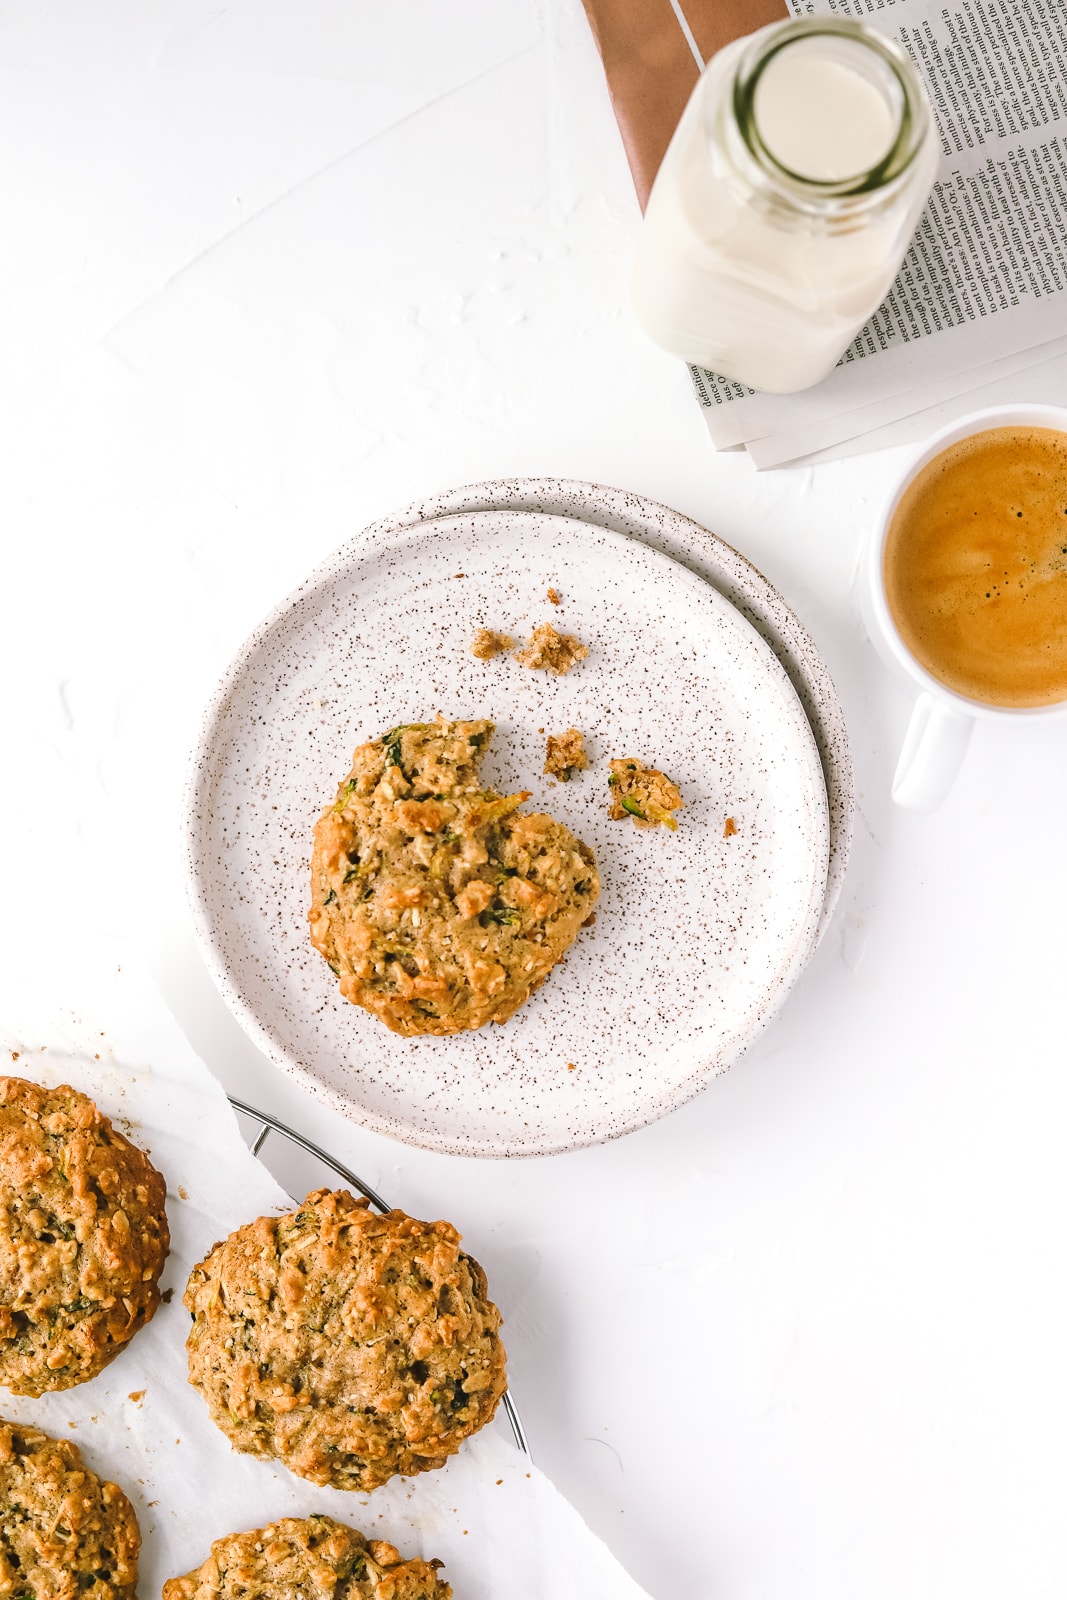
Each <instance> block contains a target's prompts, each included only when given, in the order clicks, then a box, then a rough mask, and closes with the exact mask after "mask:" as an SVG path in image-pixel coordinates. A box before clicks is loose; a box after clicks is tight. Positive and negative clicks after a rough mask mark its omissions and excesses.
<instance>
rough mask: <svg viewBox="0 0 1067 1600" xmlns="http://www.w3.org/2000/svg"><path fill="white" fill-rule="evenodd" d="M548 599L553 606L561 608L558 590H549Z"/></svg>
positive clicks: (561, 602)
mask: <svg viewBox="0 0 1067 1600" xmlns="http://www.w3.org/2000/svg"><path fill="white" fill-rule="evenodd" d="M548 598H549V599H550V600H551V602H552V604H553V605H554V606H561V605H562V604H563V601H562V600H561V599H560V597H559V590H558V589H549V591H548Z"/></svg>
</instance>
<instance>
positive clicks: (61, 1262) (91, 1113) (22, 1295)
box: [0, 1078, 170, 1593]
mask: <svg viewBox="0 0 1067 1600" xmlns="http://www.w3.org/2000/svg"><path fill="white" fill-rule="evenodd" d="M166 1194H167V1186H166V1184H165V1183H164V1181H163V1179H162V1177H161V1176H160V1174H159V1173H158V1172H157V1171H156V1169H155V1167H153V1165H152V1163H151V1162H150V1161H149V1159H148V1157H147V1156H146V1155H145V1153H144V1151H143V1150H138V1148H137V1146H136V1145H134V1144H131V1143H130V1141H129V1140H128V1139H126V1138H124V1137H123V1136H122V1134H121V1133H118V1132H117V1131H116V1130H115V1129H114V1128H113V1127H112V1126H111V1123H110V1122H109V1121H108V1119H107V1117H105V1116H103V1115H102V1114H101V1113H100V1112H99V1111H98V1110H97V1108H96V1106H95V1105H94V1104H93V1102H92V1101H91V1100H90V1099H89V1098H88V1097H87V1096H86V1095H84V1094H80V1093H79V1092H78V1091H77V1090H76V1089H71V1088H70V1087H69V1086H68V1085H66V1084H64V1085H63V1086H62V1087H61V1088H58V1089H44V1088H42V1087H41V1086H40V1085H39V1084H36V1083H29V1082H27V1080H26V1079H25V1078H0V1383H2V1384H5V1385H6V1386H7V1388H9V1389H11V1390H13V1392H14V1393H15V1394H32V1395H41V1394H45V1393H47V1392H48V1391H49V1390H52V1389H69V1388H71V1386H72V1385H73V1384H76V1383H84V1382H85V1381H86V1380H87V1379H88V1378H95V1377H96V1374H97V1373H98V1372H100V1371H101V1370H102V1369H103V1368H104V1367H106V1366H107V1364H108V1362H109V1361H111V1360H113V1359H114V1357H115V1356H117V1355H118V1353H119V1351H120V1350H121V1349H122V1347H123V1345H124V1344H125V1343H126V1342H127V1340H129V1339H132V1337H133V1335H134V1334H135V1333H136V1332H137V1330H138V1329H139V1328H143V1327H144V1325H145V1323H146V1322H148V1321H149V1319H150V1318H151V1317H152V1316H153V1315H154V1313H155V1311H156V1308H157V1307H158V1305H159V1275H160V1273H161V1272H162V1270H163V1263H164V1262H165V1261H166V1258H167V1250H168V1249H169V1247H170V1233H169V1230H168V1228H167V1213H166V1210H165V1201H166ZM2 1592H3V1591H2V1589H0V1593H2Z"/></svg>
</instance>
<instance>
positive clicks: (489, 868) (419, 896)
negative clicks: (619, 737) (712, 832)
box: [309, 717, 600, 1034]
mask: <svg viewBox="0 0 1067 1600" xmlns="http://www.w3.org/2000/svg"><path fill="white" fill-rule="evenodd" d="M492 733H493V724H492V723H491V722H486V721H484V720H478V721H472V722H446V721H445V720H444V719H443V718H440V717H439V718H438V719H437V721H436V722H431V723H409V724H405V725H403V726H401V727H399V728H393V729H391V730H390V731H389V732H388V733H384V734H382V735H381V736H380V737H379V738H377V739H371V740H370V741H369V742H368V743H367V744H363V745H360V747H359V749H358V750H357V751H356V753H355V756H354V757H353V765H352V771H351V773H350V774H349V776H348V777H347V778H346V779H345V780H344V782H343V783H342V784H341V786H340V788H339V789H338V791H337V798H336V800H335V801H334V803H333V804H332V805H330V806H327V808H326V810H325V811H324V812H323V814H322V816H321V817H320V818H319V820H318V822H317V823H316V825H315V842H314V850H313V854H312V863H311V890H312V903H311V910H310V912H309V918H310V922H311V942H312V944H313V945H314V946H315V948H316V950H318V951H319V952H320V953H321V954H322V955H323V956H324V957H325V959H326V961H327V962H328V964H329V966H330V968H331V970H332V971H333V972H334V973H335V974H336V975H337V977H338V979H339V980H340V988H341V993H342V994H343V995H344V997H345V999H347V1000H351V1001H353V1003H354V1004H356V1005H360V1006H363V1007H365V1008H366V1010H368V1011H370V1012H372V1013H373V1014H374V1015H375V1016H376V1017H378V1018H380V1019H381V1021H382V1022H384V1023H385V1024H386V1026H387V1027H389V1028H392V1029H393V1031H394V1032H395V1033H404V1034H420V1033H432V1034H450V1033H460V1032H462V1031H464V1030H466V1029H470V1028H480V1027H482V1026H483V1024H484V1023H486V1022H506V1021H507V1020H508V1018H509V1017H510V1016H512V1015H513V1014H514V1013H515V1012H516V1011H517V1010H518V1008H519V1006H521V1005H522V1004H523V1002H524V1001H525V1000H527V999H528V998H529V997H530V995H531V994H532V993H533V991H534V989H536V988H537V987H538V985H539V984H541V983H543V982H544V980H545V978H546V977H547V976H548V974H549V972H550V971H551V970H552V968H553V966H555V964H556V962H557V961H558V960H559V959H560V957H561V956H562V955H563V954H564V952H565V951H566V950H567V949H568V948H569V947H570V945H571V944H572V943H573V941H574V939H575V938H576V937H577V934H578V931H579V929H580V928H581V927H582V925H583V923H585V922H586V921H587V920H588V918H589V917H590V915H591V913H592V910H593V907H594V906H595V904H596V901H597V897H598V895H599V893H600V880H599V878H598V876H597V870H596V865H595V863H594V860H593V852H592V851H591V850H590V849H589V847H588V846H587V845H584V844H583V843H582V842H581V840H580V839H576V838H575V836H574V834H573V833H571V831H570V829H569V828H567V827H565V826H564V825H563V824H562V823H561V822H556V821H555V819H554V818H552V817H549V816H544V815H532V814H530V813H528V812H525V811H522V810H521V809H520V808H521V806H522V804H523V802H524V801H525V800H527V799H528V798H529V796H528V794H526V793H525V792H523V793H519V794H513V795H506V796H505V795H499V794H497V793H496V792H495V791H494V790H492V789H485V788H482V787H481V785H480V782H479V778H478V764H479V762H480V760H481V758H482V756H483V754H484V752H485V748H486V746H487V744H488V742H489V739H490V737H491V736H492Z"/></svg>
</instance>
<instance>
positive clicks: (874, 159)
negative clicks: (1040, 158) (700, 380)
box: [633, 19, 937, 394]
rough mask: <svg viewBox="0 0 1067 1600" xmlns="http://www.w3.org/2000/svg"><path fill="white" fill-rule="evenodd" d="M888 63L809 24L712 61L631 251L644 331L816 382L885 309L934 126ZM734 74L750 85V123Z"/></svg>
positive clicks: (897, 68)
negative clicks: (743, 112) (740, 107)
mask: <svg viewBox="0 0 1067 1600" xmlns="http://www.w3.org/2000/svg"><path fill="white" fill-rule="evenodd" d="M782 36H786V37H785V42H784V43H782V44H781V46H780V47H778V48H776V46H778V41H779V38H780V37H782ZM872 38H873V43H871V42H870V41H871V40H872ZM887 57H888V65H887ZM898 57H899V52H897V51H896V50H895V47H894V46H892V45H890V44H889V43H888V41H886V40H884V39H883V38H882V37H881V36H880V35H875V34H873V33H872V30H868V29H866V28H865V27H863V25H861V24H857V23H834V22H830V23H827V22H825V21H822V20H821V19H820V20H819V21H812V22H792V23H785V24H777V23H776V24H773V25H772V26H771V27H770V28H764V29H761V30H760V32H759V33H756V34H752V35H751V36H750V37H749V38H747V39H740V40H737V41H736V42H735V43H734V44H731V45H728V46H727V47H726V49H725V50H721V51H720V52H719V54H718V55H716V56H715V57H714V58H713V60H712V61H711V63H710V64H709V66H708V67H707V68H706V70H705V72H704V74H703V76H702V77H701V79H700V81H699V83H698V84H697V87H696V89H695V90H694V91H693V94H692V96H691V98H690V101H689V104H688V106H687V107H686V109H685V112H684V113H683V115H682V120H681V122H680V123H679V125H678V129H677V131H676V133H675V135H674V138H673V140H672V141H671V145H670V148H669V149H668V151H667V154H666V156H665V157H664V160H663V165H662V167H661V168H660V172H659V175H658V176H657V178H656V182H655V186H654V188H653V190H652V195H651V197H650V199H649V204H648V211H647V214H646V217H645V223H644V228H643V232H642V237H641V241H640V244H639V247H638V256H637V262H636V268H635V274H634V284H633V295H634V306H635V310H636V312H637V315H638V318H639V320H640V321H641V323H642V324H643V326H644V327H645V329H646V330H647V332H648V333H650V334H651V336H652V337H653V338H654V339H656V340H657V341H658V342H659V343H660V344H662V345H664V346H665V347H666V348H667V349H668V350H672V351H674V352H675V354H677V355H680V356H683V357H684V358H685V359H686V360H687V361H691V362H694V363H696V364H698V365H700V366H704V367H709V368H711V370H712V371H714V372H718V373H721V374H722V375H723V376H724V377H727V378H733V379H735V380H736V381H737V382H739V383H745V384H749V385H750V386H751V387H752V388H754V389H766V390H770V391H771V392H774V393H779V394H786V393H789V392H791V391H792V390H796V389H804V388H807V387H808V386H809V385H810V384H813V383H817V382H818V380H819V379H820V378H823V377H825V376H826V374H827V373H828V372H829V371H830V369H831V368H832V367H833V366H834V364H835V363H836V362H837V361H838V359H839V358H840V357H841V355H842V354H843V353H844V351H845V350H846V349H847V347H848V345H849V344H850V343H851V341H852V338H853V337H854V335H855V334H856V332H857V330H858V329H859V328H860V327H862V325H863V323H864V322H865V321H866V320H867V318H868V317H869V316H870V314H871V312H872V311H874V310H875V308H876V307H877V306H878V305H879V303H880V302H881V301H882V299H884V297H885V294H886V291H887V290H888V288H889V286H890V284H891V283H892V281H893V278H894V276H895V274H896V272H897V269H898V267H899V266H900V262H901V260H902V259H903V255H904V252H905V250H906V249H907V246H908V244H909V242H910V239H911V236H912V233H913V231H914V228H915V224H916V222H917V221H918V218H919V213H920V212H921V210H922V207H923V205H924V204H925V202H926V199H927V196H928V194H929V191H930V186H931V184H932V182H933V179H934V175H935V172H936V166H937V150H936V143H935V138H934V131H933V123H932V118H930V116H929V113H928V110H927V107H926V102H925V99H924V98H923V95H922V91H921V89H920V88H919V85H918V83H917V80H916V79H915V75H914V73H913V72H912V71H911V69H910V67H909V66H908V64H907V62H906V60H905V59H904V58H902V57H900V58H899V59H898ZM739 79H740V80H742V81H747V83H748V84H749V86H751V84H752V83H753V82H754V84H755V88H754V91H753V92H751V95H750V101H749V107H750V109H749V111H748V112H747V113H746V115H747V118H748V120H747V123H746V121H745V120H744V117H743V116H742V115H741V114H740V113H739V111H738V110H737V100H736V96H735V90H736V88H737V84H738V80H739ZM902 118H903V119H904V124H905V126H904V133H903V136H902V137H900V138H898V135H901V129H902ZM887 157H888V158H889V159H888V160H886V158H887ZM883 161H885V162H886V169H887V170H886V172H885V173H884V174H881V175H879V174H878V173H877V172H875V173H874V174H873V175H872V169H876V168H877V167H878V164H879V163H880V162H883Z"/></svg>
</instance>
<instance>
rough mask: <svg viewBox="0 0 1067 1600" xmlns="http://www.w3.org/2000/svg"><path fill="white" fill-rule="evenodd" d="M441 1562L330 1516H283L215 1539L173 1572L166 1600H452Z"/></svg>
mask: <svg viewBox="0 0 1067 1600" xmlns="http://www.w3.org/2000/svg"><path fill="white" fill-rule="evenodd" d="M440 1566H441V1562H440V1561H418V1560H412V1561H405V1560H403V1558H402V1557H401V1555H400V1552H399V1550H398V1549H397V1548H396V1546H395V1545H391V1544H387V1543H386V1542H385V1540H384V1539H365V1538H364V1537H363V1535H362V1534H361V1533H357V1532H356V1530H355V1528H350V1527H348V1525H347V1524H346V1523H344V1522H335V1521H334V1519H333V1517H323V1516H311V1517H282V1518H280V1520H279V1521H278V1522H272V1523H271V1524H270V1525H269V1526H268V1527H266V1528H253V1529H252V1530H251V1531H250V1532H248V1533H231V1534H227V1536H226V1537H225V1538H224V1539H216V1540H215V1542H214V1544H213V1545H212V1546H211V1554H210V1555H209V1556H208V1558H207V1560H206V1561H205V1562H204V1564H203V1566H202V1567H199V1568H198V1569H197V1570H196V1571H195V1572H189V1573H186V1575H185V1577H184V1578H170V1579H168V1581H167V1582H166V1583H165V1584H164V1585H163V1600H249V1596H253V1595H254V1596H255V1597H256V1600H298V1597H300V1600H303V1597H305V1596H306V1597H307V1600H312V1597H313V1596H318V1595H321V1596H323V1597H325V1596H329V1600H451V1596H452V1586H451V1584H448V1583H445V1581H444V1580H443V1579H442V1578H439V1577H438V1576H437V1570H438V1568H439V1567H440Z"/></svg>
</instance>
